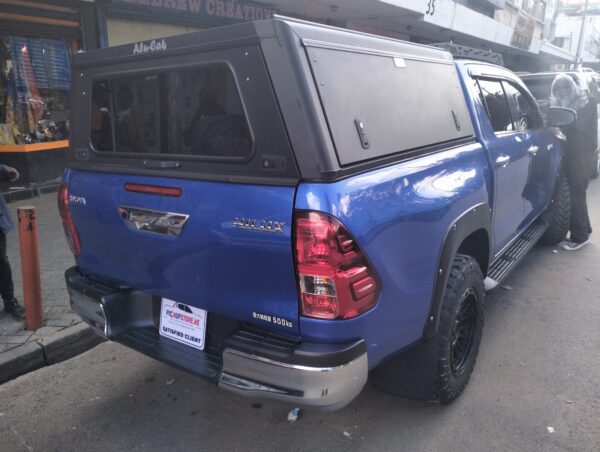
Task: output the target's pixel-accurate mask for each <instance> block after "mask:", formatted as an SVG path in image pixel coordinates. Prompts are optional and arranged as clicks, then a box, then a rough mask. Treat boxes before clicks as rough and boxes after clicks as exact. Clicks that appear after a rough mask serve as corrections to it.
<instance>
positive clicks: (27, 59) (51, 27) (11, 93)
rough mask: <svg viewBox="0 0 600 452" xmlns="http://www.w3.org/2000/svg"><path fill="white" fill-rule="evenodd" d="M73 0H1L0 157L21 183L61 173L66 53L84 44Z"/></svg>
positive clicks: (65, 115)
mask: <svg viewBox="0 0 600 452" xmlns="http://www.w3.org/2000/svg"><path fill="white" fill-rule="evenodd" d="M86 7H87V5H86V4H85V3H84V2H76V1H70V2H67V1H41V0H36V1H20V0H0V67H1V71H0V162H1V163H4V164H7V165H11V166H14V167H15V168H17V169H18V170H19V171H20V173H21V180H20V184H23V185H26V184H29V183H44V182H46V181H49V180H52V179H56V178H57V177H60V176H61V175H62V171H63V170H64V167H65V166H66V162H67V149H68V146H69V141H68V139H69V87H70V77H71V67H70V56H71V54H72V53H73V52H77V51H78V50H80V49H82V48H84V47H85V45H86V44H88V43H87V42H84V36H83V33H82V30H83V26H82V17H83V14H82V9H81V8H86Z"/></svg>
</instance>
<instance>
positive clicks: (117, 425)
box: [0, 181, 600, 451]
mask: <svg viewBox="0 0 600 452" xmlns="http://www.w3.org/2000/svg"><path fill="white" fill-rule="evenodd" d="M590 198H591V199H590V205H591V206H593V209H592V217H593V218H592V221H593V224H595V225H596V229H597V233H596V234H597V235H596V236H595V237H594V238H593V242H592V244H590V245H589V246H587V247H585V248H583V249H582V250H580V251H579V252H577V253H567V252H562V251H560V252H558V253H553V252H552V248H543V247H539V248H537V249H536V250H535V251H534V252H533V253H532V254H531V255H530V256H528V258H527V259H526V260H525V262H524V263H523V264H522V265H521V266H520V267H519V269H518V270H517V271H516V272H515V273H514V274H513V275H512V276H511V278H510V279H509V280H508V281H507V283H506V284H507V285H508V286H509V287H510V288H504V289H498V290H497V291H495V292H494V293H492V294H491V295H490V296H489V297H488V303H487V307H486V326H485V330H484V338H483V343H482V347H481V353H480V359H479V361H478V363H477V367H476V372H475V375H474V377H473V379H472V381H471V384H470V385H469V387H468V388H467V391H466V392H465V393H464V394H463V396H462V397H461V398H460V399H459V400H458V401H457V402H455V403H454V404H453V405H451V406H449V407H439V406H436V405H430V404H423V403H420V402H412V401H407V400H402V399H398V398H394V397H392V396H388V395H385V394H381V393H378V392H376V391H375V390H373V389H372V388H371V387H370V386H369V387H367V389H366V390H365V391H364V392H363V393H362V394H361V395H360V396H359V397H358V399H357V400H356V401H354V402H353V403H352V404H351V405H350V406H349V407H347V408H346V409H344V410H342V411H339V412H336V413H318V412H308V413H303V416H302V417H300V419H299V420H298V421H297V422H296V423H294V424H288V423H287V421H286V416H287V412H288V410H289V407H287V406H283V405H278V404H275V403H265V402H263V403H262V404H259V405H257V404H255V401H252V400H249V399H244V398H240V397H237V396H234V395H231V394H229V393H226V392H224V391H220V390H218V389H217V388H215V387H213V386H211V385H210V384H208V383H206V382H203V381H201V380H199V379H197V378H195V377H193V376H190V375H188V374H185V373H183V372H180V371H178V370H176V369H173V368H170V367H168V366H166V365H163V364H161V363H158V362H156V361H153V360H151V359H149V358H146V357H144V356H142V355H139V354H137V353H135V352H133V351H130V350H127V349H125V348H124V347H121V346H119V345H116V344H113V343H104V344H101V345H99V346H98V347H96V348H95V349H93V350H91V351H89V352H87V353H85V354H84V355H81V356H79V357H77V358H74V359H72V360H70V361H66V362H64V363H61V364H58V365H55V366H51V367H47V368H44V369H41V370H39V371H37V372H34V373H31V374H29V375H26V376H24V377H21V378H19V379H17V380H14V381H11V382H8V383H6V384H4V385H2V386H0V450H6V451H19V450H44V451H46V450H50V451H52V450H60V451H63V450H100V449H102V450H219V451H220V450H223V451H229V450H240V451H241V450H243V451H253V450H257V451H259V450H260V451H266V450H369V451H373V450H411V451H412V450H436V451H437V450H517V451H522V450H527V451H553V450H572V451H585V450H589V451H592V450H596V451H597V450H600V383H599V382H600V328H599V325H600V181H597V182H594V183H593V184H592V186H591V188H590ZM549 427H552V428H553V429H554V433H550V432H549V431H548V428H549ZM344 432H346V435H348V436H346V435H345V434H344Z"/></svg>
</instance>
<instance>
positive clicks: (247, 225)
mask: <svg viewBox="0 0 600 452" xmlns="http://www.w3.org/2000/svg"><path fill="white" fill-rule="evenodd" d="M284 225H285V223H284V222H282V221H272V220H257V219H255V218H244V217H234V219H233V227H234V228H241V229H251V230H253V231H258V232H278V233H280V234H283V226H284Z"/></svg>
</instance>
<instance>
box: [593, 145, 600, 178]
mask: <svg viewBox="0 0 600 452" xmlns="http://www.w3.org/2000/svg"><path fill="white" fill-rule="evenodd" d="M598 176H600V152H596V158H595V159H594V166H593V167H592V179H597V178H598Z"/></svg>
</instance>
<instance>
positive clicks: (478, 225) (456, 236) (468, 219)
mask: <svg viewBox="0 0 600 452" xmlns="http://www.w3.org/2000/svg"><path fill="white" fill-rule="evenodd" d="M479 230H484V231H485V232H486V233H487V235H488V250H487V256H488V260H489V256H490V255H491V254H490V252H491V249H490V243H491V240H489V237H491V235H490V232H491V215H490V207H489V205H488V204H486V203H481V204H478V205H476V206H473V207H471V208H470V209H468V210H467V211H465V212H464V213H463V214H462V215H461V216H460V217H459V218H458V219H457V220H456V221H455V222H454V223H453V224H452V226H450V228H449V229H448V232H447V234H446V238H445V240H444V245H443V248H442V251H441V253H440V258H439V265H438V274H437V277H436V282H435V289H434V292H433V299H432V302H431V309H430V312H429V317H428V319H427V322H426V324H425V327H424V330H423V337H422V339H421V341H419V342H418V343H417V344H415V346H413V347H411V348H410V349H408V350H405V351H403V352H402V353H400V354H399V355H396V356H393V357H392V358H391V359H388V360H387V361H385V362H384V363H382V364H381V365H380V366H378V367H377V368H376V369H375V370H374V371H373V375H372V376H373V383H374V385H375V387H377V388H378V389H380V390H382V391H385V392H389V393H392V394H395V395H399V396H402V397H407V398H411V399H419V400H433V399H434V398H435V394H434V385H435V377H436V374H437V355H438V353H437V352H438V342H437V336H436V335H437V331H438V325H439V324H438V322H439V320H438V319H439V316H440V311H441V309H442V300H443V299H444V292H445V288H446V284H447V282H448V277H449V275H450V270H451V268H452V262H453V261H454V257H455V256H456V254H457V252H458V250H459V249H460V246H461V245H462V244H463V242H464V241H465V239H467V238H468V237H469V236H471V235H472V234H473V233H475V232H477V231H479ZM487 264H488V262H486V263H485V268H482V269H481V270H482V273H483V274H484V275H485V272H486V270H487ZM480 265H481V263H480Z"/></svg>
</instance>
